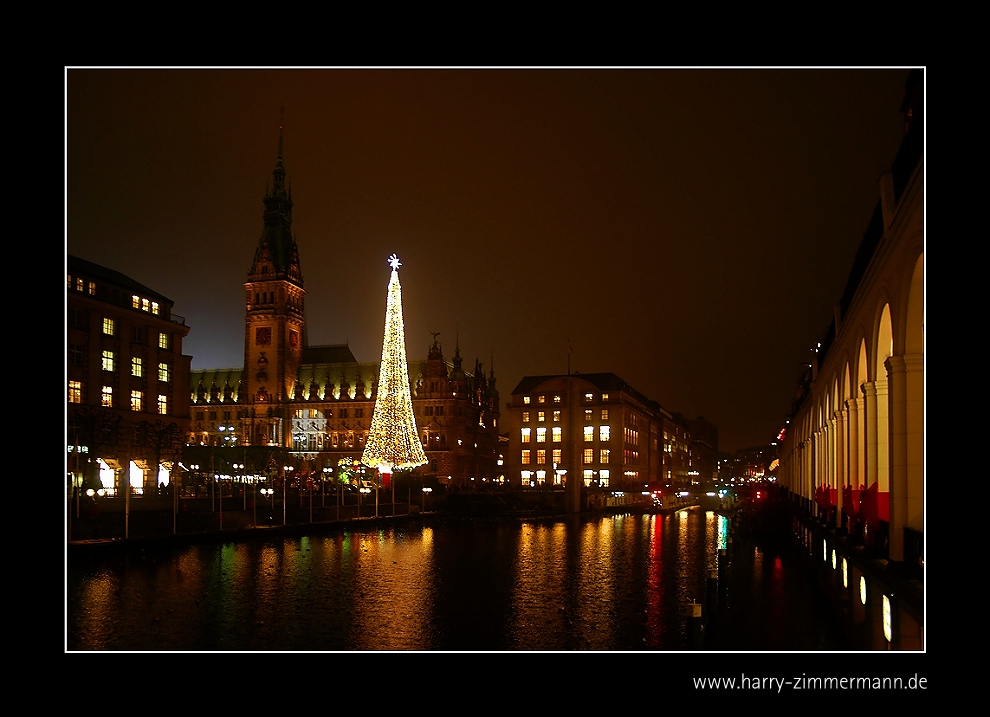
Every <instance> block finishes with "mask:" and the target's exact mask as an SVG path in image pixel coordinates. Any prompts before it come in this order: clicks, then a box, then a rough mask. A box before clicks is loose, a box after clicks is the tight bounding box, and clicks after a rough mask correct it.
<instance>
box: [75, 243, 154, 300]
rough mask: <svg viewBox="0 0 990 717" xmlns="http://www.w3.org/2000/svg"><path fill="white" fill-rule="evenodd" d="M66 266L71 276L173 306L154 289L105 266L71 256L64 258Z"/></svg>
mask: <svg viewBox="0 0 990 717" xmlns="http://www.w3.org/2000/svg"><path fill="white" fill-rule="evenodd" d="M66 259H67V261H66V266H67V268H68V270H69V272H70V273H72V274H82V275H84V276H87V277H89V278H92V279H97V280H100V281H105V282H107V283H110V284H114V285H115V286H119V287H121V288H124V289H128V290H129V291H135V292H137V293H139V294H142V295H144V296H147V297H148V298H149V299H157V300H159V301H160V302H162V303H166V302H167V303H168V304H173V303H174V302H173V301H172V300H171V299H169V298H168V297H167V296H164V295H163V294H159V293H158V292H157V291H155V290H154V289H150V288H148V287H147V286H145V285H144V284H142V283H140V282H138V281H135V280H134V279H132V278H131V277H129V276H127V275H126V274H121V273H120V272H119V271H114V270H113V269H108V268H107V267H105V266H100V265H99V264H94V263H93V262H91V261H86V260H85V259H81V258H80V257H78V256H73V255H72V254H69V255H67V257H66Z"/></svg>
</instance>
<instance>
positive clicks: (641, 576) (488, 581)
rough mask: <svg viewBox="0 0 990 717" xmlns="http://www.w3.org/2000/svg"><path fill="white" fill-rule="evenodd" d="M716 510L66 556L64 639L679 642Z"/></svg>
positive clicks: (601, 645) (506, 644) (513, 646)
mask: <svg viewBox="0 0 990 717" xmlns="http://www.w3.org/2000/svg"><path fill="white" fill-rule="evenodd" d="M726 530H727V521H726V519H725V518H723V517H721V516H717V515H715V514H713V513H707V514H706V513H704V512H702V511H700V510H688V511H681V512H679V513H675V514H673V515H668V516H660V515H619V516H611V517H603V518H594V519H590V518H586V517H583V518H572V519H569V520H566V521H564V520H561V521H558V522H528V521H511V520H464V521H449V522H444V523H440V522H438V523H436V524H433V525H432V526H430V525H425V524H417V523H409V524H408V525H405V526H401V527H381V528H374V529H369V530H363V531H358V530H346V531H337V532H331V533H326V534H318V535H313V536H307V537H302V538H292V537H286V538H281V537H279V538H272V539H270V540H265V541H263V540H245V541H241V542H227V543H223V544H210V545H192V546H184V547H175V548H162V549H159V550H157V551H154V552H152V551H150V550H149V551H146V552H140V553H131V554H129V555H122V556H97V557H88V556H87V557H85V558H81V559H77V558H75V557H74V558H73V560H72V562H71V564H70V565H69V569H68V596H67V609H68V634H67V647H68V649H69V650H190V651H193V650H231V651H261V650H282V651H307V650H314V651H316V650H320V651H326V650H486V651H494V650H683V649H685V648H686V627H685V609H684V605H685V604H686V603H688V602H690V601H691V600H692V599H695V600H698V601H701V600H703V599H704V595H705V581H706V577H707V569H709V568H715V567H716V566H717V555H718V549H719V547H724V545H725V536H726Z"/></svg>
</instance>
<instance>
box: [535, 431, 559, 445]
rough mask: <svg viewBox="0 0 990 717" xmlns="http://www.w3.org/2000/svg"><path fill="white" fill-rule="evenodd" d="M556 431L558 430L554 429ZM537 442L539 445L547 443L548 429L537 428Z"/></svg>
mask: <svg viewBox="0 0 990 717" xmlns="http://www.w3.org/2000/svg"><path fill="white" fill-rule="evenodd" d="M554 430H556V429H554ZM536 442H537V443H546V442H547V429H546V428H542V427H541V428H537V429H536Z"/></svg>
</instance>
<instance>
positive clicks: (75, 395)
mask: <svg viewBox="0 0 990 717" xmlns="http://www.w3.org/2000/svg"><path fill="white" fill-rule="evenodd" d="M69 403H82V381H69Z"/></svg>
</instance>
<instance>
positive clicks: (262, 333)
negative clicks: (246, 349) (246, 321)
mask: <svg viewBox="0 0 990 717" xmlns="http://www.w3.org/2000/svg"><path fill="white" fill-rule="evenodd" d="M271 342H272V329H271V327H270V326H259V327H258V328H257V329H255V331H254V343H255V345H257V346H267V345H268V344H270V343H271Z"/></svg>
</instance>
